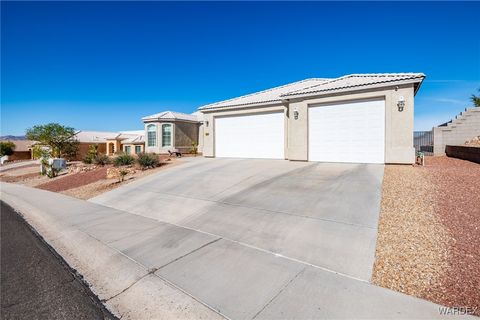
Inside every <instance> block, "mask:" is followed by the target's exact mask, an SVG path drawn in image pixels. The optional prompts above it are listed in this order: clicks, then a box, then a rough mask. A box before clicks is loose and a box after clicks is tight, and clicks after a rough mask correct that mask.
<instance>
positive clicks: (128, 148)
mask: <svg viewBox="0 0 480 320" xmlns="http://www.w3.org/2000/svg"><path fill="white" fill-rule="evenodd" d="M131 149H132V147H131V146H125V153H126V154H130V152H131Z"/></svg>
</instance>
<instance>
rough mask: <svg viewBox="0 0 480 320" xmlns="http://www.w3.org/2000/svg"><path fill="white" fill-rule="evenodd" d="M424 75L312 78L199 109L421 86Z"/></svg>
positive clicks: (376, 74) (354, 75) (385, 74)
mask: <svg viewBox="0 0 480 320" xmlns="http://www.w3.org/2000/svg"><path fill="white" fill-rule="evenodd" d="M423 78H425V75H424V74H423V73H375V74H351V75H346V76H342V77H339V78H334V79H326V78H311V79H305V80H302V81H297V82H293V83H289V84H286V85H283V86H280V87H275V88H272V89H268V90H264V91H260V92H255V93H251V94H248V95H244V96H241V97H238V98H233V99H229V100H224V101H220V102H216V103H212V104H208V105H205V106H202V107H200V108H199V109H198V110H203V111H204V110H209V109H218V108H225V107H235V106H247V105H255V104H265V103H275V102H280V101H282V100H284V99H289V98H293V97H295V96H300V95H310V94H323V93H325V94H326V93H331V92H338V91H349V90H356V89H358V90H359V89H364V88H370V87H375V88H376V87H382V86H385V85H386V84H390V85H391V84H395V83H401V82H418V83H421V82H422V81H423Z"/></svg>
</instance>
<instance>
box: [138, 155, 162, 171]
mask: <svg viewBox="0 0 480 320" xmlns="http://www.w3.org/2000/svg"><path fill="white" fill-rule="evenodd" d="M137 163H138V164H139V165H140V167H141V168H142V170H144V169H148V168H155V167H157V166H158V157H157V155H155V154H152V153H140V154H139V155H138V158H137Z"/></svg>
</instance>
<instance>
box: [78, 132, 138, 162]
mask: <svg viewBox="0 0 480 320" xmlns="http://www.w3.org/2000/svg"><path fill="white" fill-rule="evenodd" d="M75 138H76V139H77V140H78V141H79V142H80V148H79V151H78V153H77V157H76V159H77V160H81V159H83V158H84V157H85V155H86V154H87V152H88V150H89V148H90V146H92V145H97V146H98V149H97V151H98V153H103V154H107V155H113V154H115V153H118V152H126V153H129V154H138V153H141V152H143V151H144V146H143V145H144V131H143V130H137V131H122V132H104V131H84V130H82V131H78V132H77V133H76V134H75Z"/></svg>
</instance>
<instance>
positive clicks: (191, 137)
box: [142, 111, 201, 154]
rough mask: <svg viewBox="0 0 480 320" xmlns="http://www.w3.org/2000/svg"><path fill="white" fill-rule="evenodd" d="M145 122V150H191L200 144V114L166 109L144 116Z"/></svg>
mask: <svg viewBox="0 0 480 320" xmlns="http://www.w3.org/2000/svg"><path fill="white" fill-rule="evenodd" d="M142 120H143V122H144V124H145V152H147V153H159V154H162V153H163V154H166V153H168V151H169V150H170V151H173V150H176V151H179V152H183V153H186V152H190V150H191V149H192V144H197V145H198V144H199V141H198V140H199V130H200V129H199V128H200V126H201V122H200V121H199V116H198V114H185V113H180V112H173V111H164V112H160V113H156V114H152V115H150V116H146V117H143V118H142Z"/></svg>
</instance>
